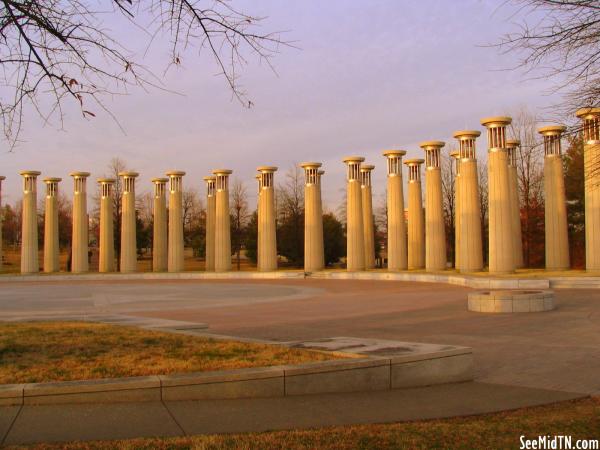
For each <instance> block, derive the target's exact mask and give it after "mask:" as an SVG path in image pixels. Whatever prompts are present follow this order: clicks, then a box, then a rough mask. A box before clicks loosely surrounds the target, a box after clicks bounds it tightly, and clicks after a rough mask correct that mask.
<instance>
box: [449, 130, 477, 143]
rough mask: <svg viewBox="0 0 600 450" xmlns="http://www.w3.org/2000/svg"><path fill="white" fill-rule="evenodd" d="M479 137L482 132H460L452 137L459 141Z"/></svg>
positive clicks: (456, 132)
mask: <svg viewBox="0 0 600 450" xmlns="http://www.w3.org/2000/svg"><path fill="white" fill-rule="evenodd" d="M479 136H481V131H478V130H458V131H455V132H454V134H453V135H452V137H454V138H456V139H458V140H459V141H462V140H465V139H477V138H478V137H479Z"/></svg>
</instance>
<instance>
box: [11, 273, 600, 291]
mask: <svg viewBox="0 0 600 450" xmlns="http://www.w3.org/2000/svg"><path fill="white" fill-rule="evenodd" d="M302 278H317V279H333V280H373V281H384V280H385V281H415V282H422V283H445V284H453V285H457V286H465V287H470V288H474V289H549V288H565V289H567V288H568V289H600V276H597V277H594V276H589V277H548V278H494V277H480V276H477V277H476V276H471V275H461V274H457V273H448V274H445V273H443V272H440V273H422V272H411V271H407V272H377V271H366V272H345V271H328V270H324V271H320V272H303V271H301V270H280V271H275V272H221V273H219V272H180V273H168V272H160V273H154V272H143V273H127V274H121V273H84V274H71V273H58V274H39V275H38V274H33V275H31V274H29V275H8V274H4V275H0V282H2V281H4V282H7V283H8V282H11V283H12V282H40V281H41V282H43V281H45V282H48V281H136V280H140V281H142V280H164V281H169V280H173V281H175V280H280V279H302Z"/></svg>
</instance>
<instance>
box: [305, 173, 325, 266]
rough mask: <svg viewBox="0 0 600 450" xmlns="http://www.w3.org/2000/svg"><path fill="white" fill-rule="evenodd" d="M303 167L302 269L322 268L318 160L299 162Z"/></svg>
mask: <svg viewBox="0 0 600 450" xmlns="http://www.w3.org/2000/svg"><path fill="white" fill-rule="evenodd" d="M300 167H302V168H303V169H304V271H305V272H315V271H318V270H323V268H324V266H325V257H324V251H323V250H324V249H323V210H322V206H321V176H320V175H319V167H321V163H319V162H305V163H302V164H300Z"/></svg>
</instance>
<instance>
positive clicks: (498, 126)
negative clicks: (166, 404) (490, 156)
mask: <svg viewBox="0 0 600 450" xmlns="http://www.w3.org/2000/svg"><path fill="white" fill-rule="evenodd" d="M511 122H512V118H510V117H508V116H494V117H485V118H483V119H481V125H483V126H484V127H486V128H487V137H488V150H489V151H498V150H502V149H505V148H506V127H507V126H508V125H510V124H511Z"/></svg>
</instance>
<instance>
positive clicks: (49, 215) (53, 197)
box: [44, 178, 61, 273]
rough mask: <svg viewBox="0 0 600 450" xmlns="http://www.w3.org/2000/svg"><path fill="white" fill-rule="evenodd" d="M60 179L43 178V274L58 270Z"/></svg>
mask: <svg viewBox="0 0 600 450" xmlns="http://www.w3.org/2000/svg"><path fill="white" fill-rule="evenodd" d="M60 181H61V178H45V179H44V183H45V184H46V202H45V211H44V272H46V273H52V272H58V271H59V270H60V264H59V259H58V258H59V244H58V183H59V182H60Z"/></svg>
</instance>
